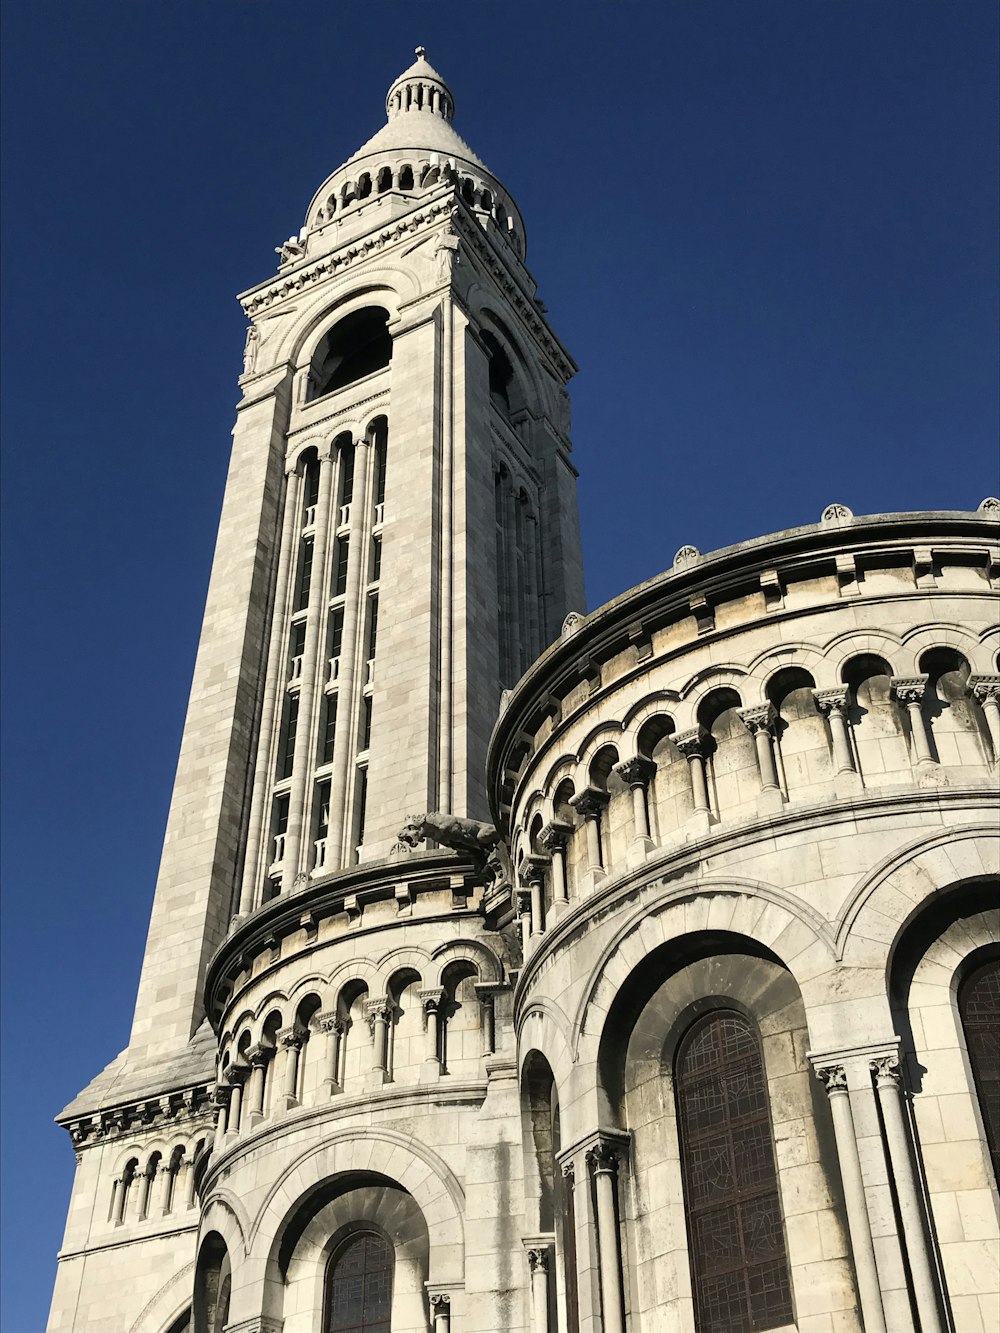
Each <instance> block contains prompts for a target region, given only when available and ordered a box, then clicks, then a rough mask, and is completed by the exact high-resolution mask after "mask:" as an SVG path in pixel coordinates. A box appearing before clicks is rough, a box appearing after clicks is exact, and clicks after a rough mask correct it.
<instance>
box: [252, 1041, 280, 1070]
mask: <svg viewBox="0 0 1000 1333" xmlns="http://www.w3.org/2000/svg"><path fill="white" fill-rule="evenodd" d="M246 1057H247V1059H248V1060H249V1061H250V1065H251V1067H252V1068H254V1069H263V1068H264V1066H265V1065H267V1064H268V1063H269V1062H270V1061H271V1060H273V1059H274V1047H273V1046H265V1045H263V1043H261V1044H260V1045H258V1046H250V1047H249V1048H248V1049H247V1052H246Z"/></svg>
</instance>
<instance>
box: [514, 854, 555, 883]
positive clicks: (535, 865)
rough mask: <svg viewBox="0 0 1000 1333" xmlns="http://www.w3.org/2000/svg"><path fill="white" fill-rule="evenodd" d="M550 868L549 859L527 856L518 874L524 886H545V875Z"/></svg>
mask: <svg viewBox="0 0 1000 1333" xmlns="http://www.w3.org/2000/svg"><path fill="white" fill-rule="evenodd" d="M548 868H549V858H548V857H547V856H535V855H531V856H526V857H525V858H524V860H523V861H522V863H521V865H520V867H519V870H518V874H519V875H520V878H521V883H522V884H527V885H529V886H530V885H532V884H544V883H545V874H546V871H547V870H548Z"/></svg>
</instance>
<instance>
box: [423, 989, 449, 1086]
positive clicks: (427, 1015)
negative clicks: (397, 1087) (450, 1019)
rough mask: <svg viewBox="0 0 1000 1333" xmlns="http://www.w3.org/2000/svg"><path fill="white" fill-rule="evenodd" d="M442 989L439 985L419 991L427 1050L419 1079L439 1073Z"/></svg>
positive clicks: (432, 1077)
mask: <svg viewBox="0 0 1000 1333" xmlns="http://www.w3.org/2000/svg"><path fill="white" fill-rule="evenodd" d="M444 998H445V995H444V991H443V990H442V989H441V988H440V987H436V988H432V989H430V990H422V991H420V1003H421V1004H422V1005H423V1009H424V1025H425V1031H426V1033H427V1051H426V1054H425V1055H424V1067H423V1069H421V1071H420V1079H421V1082H423V1081H424V1080H425V1079H430V1080H433V1079H436V1078H437V1077H438V1076H439V1075H440V1073H441V1019H442V1014H441V1009H442V1006H443V1004H444Z"/></svg>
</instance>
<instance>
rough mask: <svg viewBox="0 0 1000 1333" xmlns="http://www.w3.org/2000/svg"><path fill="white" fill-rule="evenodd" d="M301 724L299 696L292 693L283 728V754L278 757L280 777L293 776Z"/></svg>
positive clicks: (288, 700)
mask: <svg viewBox="0 0 1000 1333" xmlns="http://www.w3.org/2000/svg"><path fill="white" fill-rule="evenodd" d="M298 725H299V696H298V695H297V694H290V695H289V696H288V699H287V700H286V702H285V725H284V727H283V728H282V737H281V755H280V757H279V759H278V778H279V779H281V778H290V777H291V776H292V764H293V762H294V760H295V733H296V731H297V730H298Z"/></svg>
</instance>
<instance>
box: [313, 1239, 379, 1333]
mask: <svg viewBox="0 0 1000 1333" xmlns="http://www.w3.org/2000/svg"><path fill="white" fill-rule="evenodd" d="M392 1268H393V1253H392V1247H391V1246H390V1244H389V1242H388V1241H387V1240H385V1239H383V1237H382V1236H380V1235H379V1234H378V1232H376V1231H358V1232H355V1233H354V1234H353V1235H352V1236H348V1238H347V1240H345V1241H344V1242H343V1244H342V1245H338V1246H337V1248H336V1249H335V1250H334V1252H333V1254H331V1256H330V1262H329V1264H328V1265H327V1270H326V1294H325V1297H324V1300H323V1310H324V1314H323V1333H390V1320H391V1318H392Z"/></svg>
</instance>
